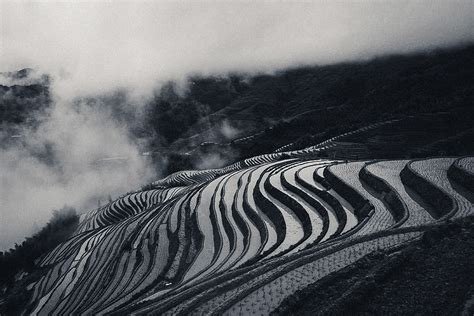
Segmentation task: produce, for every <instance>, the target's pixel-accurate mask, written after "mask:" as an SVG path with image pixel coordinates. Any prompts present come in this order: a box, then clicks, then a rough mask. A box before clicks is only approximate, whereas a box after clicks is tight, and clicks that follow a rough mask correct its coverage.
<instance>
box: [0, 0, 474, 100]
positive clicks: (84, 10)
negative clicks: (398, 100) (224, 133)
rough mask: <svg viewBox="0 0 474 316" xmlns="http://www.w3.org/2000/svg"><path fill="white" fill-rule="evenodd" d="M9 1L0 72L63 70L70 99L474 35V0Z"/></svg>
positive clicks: (60, 80)
mask: <svg viewBox="0 0 474 316" xmlns="http://www.w3.org/2000/svg"><path fill="white" fill-rule="evenodd" d="M0 6H1V10H0V12H1V13H0V14H1V37H0V38H1V40H0V41H1V42H0V45H1V58H0V60H1V62H0V63H1V64H0V65H1V67H0V71H5V70H12V69H19V68H23V67H32V66H36V67H40V68H41V69H42V70H43V71H45V72H47V73H50V74H54V75H55V78H56V79H57V80H55V82H54V85H55V86H56V87H57V89H56V90H57V93H60V94H61V95H62V96H63V97H65V96H71V95H72V96H75V95H78V94H90V93H98V92H103V91H107V90H109V91H110V90H114V89H116V88H117V87H126V88H129V89H132V90H133V91H134V92H135V93H137V94H147V93H148V92H149V91H150V89H151V88H152V87H154V86H155V85H156V84H157V82H164V81H167V80H170V79H174V80H184V79H185V78H186V77H187V76H188V75H190V74H204V75H205V74H216V73H217V74H225V73H227V72H232V71H238V72H250V73H255V72H271V71H274V70H278V69H283V68H286V67H291V66H295V65H304V64H314V63H318V64H327V63H335V62H339V61H345V60H358V59H368V58H371V57H373V56H376V55H381V54H387V53H405V52H410V51H415V50H420V49H430V48H434V47H443V46H449V45H454V44H458V43H460V42H466V41H472V40H473V38H474V33H473V32H472V29H473V26H474V25H473V20H474V19H473V16H472V1H469V0H468V1H438V0H434V1H433V0H424V1H423V0H422V1H353V2H348V1H303V2H284V1H269V2H262V3H254V2H247V1H236V2H204V3H193V2H167V1H156V2H154V1H149V2H118V3H117V2H109V1H107V2H83V1H79V2H71V1H68V2H46V1H42V2H13V1H2V2H1V4H0ZM2 68H8V69H2Z"/></svg>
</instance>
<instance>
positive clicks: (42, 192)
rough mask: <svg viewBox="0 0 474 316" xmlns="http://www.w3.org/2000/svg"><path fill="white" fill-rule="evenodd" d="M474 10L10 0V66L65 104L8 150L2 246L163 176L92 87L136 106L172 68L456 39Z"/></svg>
mask: <svg viewBox="0 0 474 316" xmlns="http://www.w3.org/2000/svg"><path fill="white" fill-rule="evenodd" d="M473 20H474V19H473V9H472V2H471V1H431V0H430V1H383V2H382V1H355V2H348V1H315V2H261V3H255V2H250V1H248V2H247V1H237V2H203V3H192V2H159V1H148V2H119V3H116V2H111V1H110V2H95V3H94V2H83V1H79V2H72V1H69V2H48V1H41V2H16V1H15V2H13V1H1V2H0V72H4V71H13V70H18V69H21V68H24V67H33V68H36V69H38V73H47V74H50V75H51V77H52V80H51V92H52V98H53V106H52V109H51V110H50V111H49V112H48V113H46V114H45V117H44V119H43V123H42V124H41V125H40V126H39V127H38V128H37V129H28V128H25V129H24V130H23V131H22V132H21V133H22V135H21V136H22V137H21V139H22V141H21V142H19V143H17V145H14V146H8V147H6V148H3V149H2V150H1V151H0V176H1V182H0V183H1V188H0V216H1V217H0V240H1V243H0V248H2V249H4V248H6V247H10V246H11V245H12V244H13V243H14V242H16V241H21V238H22V237H24V236H26V235H28V234H31V232H32V231H31V230H32V226H33V225H34V224H35V223H36V224H37V225H38V226H41V225H43V224H44V223H45V222H46V221H47V219H48V218H49V217H50V215H51V213H50V211H51V209H53V208H61V207H62V206H63V205H65V204H68V205H70V206H74V207H76V208H78V210H79V211H84V210H86V209H87V208H91V207H94V206H96V205H97V199H99V198H103V197H104V196H107V195H112V196H117V195H118V194H120V193H123V192H124V191H127V190H130V189H131V188H136V187H137V186H139V185H140V184H144V183H146V182H148V181H150V180H152V179H153V178H154V177H156V176H157V175H156V174H155V172H154V170H153V168H152V167H151V166H150V164H149V163H148V162H147V161H146V159H144V157H143V156H141V154H140V146H139V145H138V144H137V140H136V139H133V137H131V136H130V132H129V127H128V125H127V124H126V122H123V121H120V120H117V119H116V117H115V116H114V115H113V113H111V110H110V106H108V105H107V104H100V102H99V103H98V104H96V105H95V106H90V105H89V104H87V103H85V102H82V103H81V102H80V101H78V100H81V99H83V98H84V97H91V96H92V97H94V96H101V95H104V94H111V93H114V91H116V90H117V89H125V90H126V91H128V92H129V96H128V97H129V99H127V102H125V103H126V105H125V106H127V105H128V106H133V110H132V111H130V110H128V113H133V112H134V111H135V110H136V109H139V108H140V105H141V104H143V103H144V101H143V100H144V99H143V98H144V97H145V98H146V96H147V95H149V94H150V92H151V91H152V90H153V89H154V88H156V87H157V86H158V85H160V84H161V83H164V82H166V81H168V80H175V81H177V82H184V81H185V80H186V78H187V77H188V76H190V75H195V74H201V75H209V74H211V75H225V74H227V73H229V72H240V73H249V74H254V73H259V72H273V71H277V70H280V69H284V68H287V67H293V66H300V65H309V64H328V63H336V62H340V61H349V60H365V59H370V58H372V57H374V56H378V55H383V54H389V53H406V52H412V51H417V50H424V49H432V48H436V47H445V46H450V45H456V44H459V43H463V42H471V41H472V40H473V39H474V33H473V32H472V29H473V28H474V25H473ZM4 84H5V83H4ZM138 112H139V111H138ZM133 119H135V117H133V115H132V118H131V120H133ZM227 130H228V129H227ZM228 132H229V133H230V132H232V133H233V131H232V130H228ZM44 151H48V152H50V153H51V156H52V157H53V159H52V161H45V160H44V159H41V157H40V156H38V155H37V153H38V152H44ZM114 157H115V158H117V157H118V158H117V159H109V158H114ZM104 158H105V159H104ZM123 158H124V159H123Z"/></svg>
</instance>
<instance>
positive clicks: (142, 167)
mask: <svg viewBox="0 0 474 316" xmlns="http://www.w3.org/2000/svg"><path fill="white" fill-rule="evenodd" d="M45 115H46V116H45V118H44V120H43V122H42V123H41V124H40V125H39V127H38V128H35V129H23V130H21V131H20V135H21V138H19V139H18V140H17V142H16V143H15V144H14V145H11V146H8V147H7V148H3V149H2V150H1V151H0V171H1V172H0V174H1V175H0V180H1V181H0V182H1V190H0V193H1V214H0V215H1V221H0V224H1V225H0V226H1V227H0V249H6V248H8V247H11V246H12V245H13V243H14V242H21V239H22V238H24V237H25V236H28V235H31V234H32V233H34V229H35V228H39V227H41V226H43V225H44V224H45V223H46V222H47V221H48V220H49V218H50V217H51V214H52V213H51V211H52V210H53V209H59V208H61V207H63V206H64V205H69V206H73V207H75V208H76V209H78V211H80V212H84V211H87V210H89V209H92V208H94V207H97V205H98V201H101V202H102V204H104V203H105V202H106V201H107V199H108V197H109V196H112V197H118V196H119V195H121V194H123V193H125V192H127V191H129V190H133V189H138V188H139V187H140V186H141V185H143V184H146V183H147V182H150V181H151V180H153V179H155V177H156V173H155V169H154V167H151V164H150V163H149V161H148V160H147V159H146V157H144V156H142V155H141V152H140V148H139V146H138V145H137V143H135V141H134V140H133V139H132V138H131V137H130V136H129V135H130V134H129V131H128V128H127V126H124V125H123V124H119V122H118V121H117V120H116V119H115V118H114V115H113V113H112V112H111V110H110V108H108V107H107V106H106V105H102V107H99V108H97V107H96V108H93V107H91V106H90V105H88V104H87V103H85V102H82V103H81V102H76V103H75V104H71V103H69V102H66V101H61V100H56V102H54V103H53V109H51V112H50V113H48V114H45Z"/></svg>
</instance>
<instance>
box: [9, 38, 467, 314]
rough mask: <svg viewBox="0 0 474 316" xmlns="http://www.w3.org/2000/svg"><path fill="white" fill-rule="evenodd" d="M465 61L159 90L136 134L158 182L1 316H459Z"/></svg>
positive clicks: (92, 228)
mask: <svg viewBox="0 0 474 316" xmlns="http://www.w3.org/2000/svg"><path fill="white" fill-rule="evenodd" d="M473 53H474V47H473V46H468V47H464V48H457V49H452V50H445V51H437V52H432V53H427V54H418V55H412V56H391V57H386V58H379V59H376V60H372V61H367V62H360V63H347V64H338V65H332V66H318V67H306V68H301V69H294V70H288V71H285V72H282V73H277V74H275V75H271V76H270V75H265V76H263V75H262V76H257V77H252V78H246V77H245V76H243V75H238V74H235V75H232V76H229V77H226V78H197V77H196V78H194V79H192V80H191V85H190V88H189V91H187V92H186V93H185V94H184V95H179V94H178V93H176V92H175V91H174V89H175V88H173V84H172V83H170V84H169V85H167V86H165V87H163V88H162V89H161V91H160V92H159V93H157V95H156V98H155V100H153V101H152V102H151V104H149V107H148V110H149V113H148V114H149V115H148V116H146V118H147V119H146V120H145V122H144V124H143V126H141V127H140V128H137V129H134V130H133V132H135V133H137V135H139V136H137V137H138V138H140V137H143V138H150V137H151V138H152V141H151V142H150V147H147V148H144V150H147V151H148V152H147V154H148V155H150V156H151V157H152V158H153V159H155V163H156V164H160V163H162V162H163V160H168V161H169V164H168V165H167V168H168V171H169V174H168V175H167V176H166V177H164V178H162V179H157V180H156V181H154V182H152V183H149V184H144V186H143V187H142V188H141V189H138V190H136V191H134V192H129V193H127V194H124V195H122V196H121V197H120V198H118V199H116V200H113V201H111V202H110V203H108V204H107V205H105V206H102V207H99V208H97V209H94V210H91V211H90V212H87V213H84V214H82V215H81V217H80V219H79V223H78V224H77V226H74V227H76V228H75V231H74V232H73V233H71V234H70V235H69V237H68V238H67V239H66V240H65V241H63V242H61V243H60V244H59V245H57V246H56V247H55V248H54V249H52V250H51V251H48V252H46V253H44V254H42V255H41V256H39V257H38V258H37V260H36V261H35V265H34V267H33V268H31V269H30V270H29V271H22V272H20V273H18V274H17V275H16V277H15V281H16V282H15V286H13V287H6V286H3V287H1V288H0V289H1V290H2V293H1V294H2V298H1V299H0V312H1V313H2V314H16V313H19V312H24V313H26V314H40V315H47V314H112V315H124V314H158V315H161V314H166V315H171V314H172V315H175V314H178V315H188V314H193V315H208V314H216V315H220V314H226V315H234V314H243V315H267V314H270V313H277V314H278V313H279V314H291V313H293V314H302V313H306V314H317V313H320V314H331V313H332V314H341V313H342V314H343V313H347V312H348V311H350V312H354V313H356V314H361V315H368V314H373V313H374V312H375V311H377V312H378V311H383V312H384V313H394V314H411V313H422V314H428V313H430V312H433V313H442V314H443V313H460V312H461V311H463V310H464V311H465V312H466V313H469V312H470V311H472V294H473V293H474V292H473V291H474V288H473V286H472V285H473V283H472V282H473V280H472V277H471V275H472V273H470V272H471V271H472V269H471V267H470V265H469V262H471V261H472V258H473V254H472V251H470V249H471V248H472V244H473V240H472V237H473V234H474V231H473V227H474V226H473V224H472V218H473V216H474V205H473V203H474V147H473V142H472V140H473V136H474V131H473V126H472V122H473V121H474V120H473V118H474V117H473V116H474V111H473V109H472V104H473V103H472V101H473V95H474V94H473V86H472V82H473V77H472V74H473V73H472V67H468V66H466V65H472V59H473V57H474V54H473ZM9 89H10V88H9ZM15 104H16V103H15ZM13 112H14V111H13ZM22 120H23V119H22ZM3 122H4V124H9V125H8V126H15V124H21V122H23V121H21V120H20V121H18V122H14V123H12V122H10V121H8V122H6V121H5V120H4V121H3ZM163 122H166V124H161V123H163ZM135 123H136V122H135ZM11 124H13V125H11ZM138 125H139V124H135V125H134V126H138ZM157 135H160V136H159V137H158V136H157ZM193 167H199V168H194V170H186V169H192V168H193ZM171 171H176V172H174V173H171ZM454 258H455V262H451V261H453V260H454ZM439 275H443V277H440V278H437V276H439ZM400 292H402V294H399V293H400ZM321 293H322V294H321ZM416 295H420V296H422V302H423V305H424V306H426V308H423V307H424V306H422V307H421V308H420V306H418V305H417V302H418V300H417V299H414V297H416ZM365 298H370V300H366V299H365ZM442 299H443V300H449V304H442V302H444V301H441V302H440V300H442ZM402 304H403V307H402V308H400V309H397V310H395V309H393V308H394V306H399V305H402ZM354 306H356V307H357V309H355V308H353V307H354ZM398 311H399V312H398Z"/></svg>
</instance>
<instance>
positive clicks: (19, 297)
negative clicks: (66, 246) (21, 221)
mask: <svg viewBox="0 0 474 316" xmlns="http://www.w3.org/2000/svg"><path fill="white" fill-rule="evenodd" d="M78 223H79V216H78V215H77V214H76V211H75V210H74V209H72V208H68V207H65V208H63V209H61V210H59V211H56V210H55V211H53V217H52V218H51V220H50V221H49V222H48V224H47V225H46V226H45V227H43V228H42V229H41V230H40V231H39V232H38V233H36V234H35V235H33V236H32V237H28V238H26V240H25V241H23V242H22V243H21V244H20V245H18V244H15V248H12V249H10V250H9V251H6V252H1V251H0V271H1V273H0V297H3V298H4V300H5V304H4V306H2V304H0V312H2V310H3V312H5V313H7V314H10V313H13V312H14V311H16V310H17V309H22V308H23V305H22V304H23V303H26V302H27V298H28V293H26V291H25V286H26V284H24V283H25V282H24V280H22V279H23V278H24V277H26V279H30V278H31V276H30V275H28V274H31V273H33V274H34V272H35V269H36V268H35V261H36V259H38V258H40V257H41V256H42V255H44V254H46V253H48V252H49V251H50V250H52V249H53V248H54V247H56V246H57V245H59V244H60V243H62V242H64V241H66V240H67V239H69V237H71V235H72V233H73V232H74V231H75V229H76V227H77V225H78ZM33 277H34V276H33Z"/></svg>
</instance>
